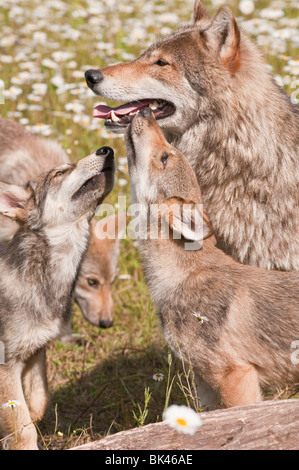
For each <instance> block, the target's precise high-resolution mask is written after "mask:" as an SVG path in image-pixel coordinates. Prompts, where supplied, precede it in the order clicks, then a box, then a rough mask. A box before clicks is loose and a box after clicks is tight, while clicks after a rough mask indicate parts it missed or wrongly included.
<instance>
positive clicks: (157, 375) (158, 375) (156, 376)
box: [153, 372, 164, 382]
mask: <svg viewBox="0 0 299 470" xmlns="http://www.w3.org/2000/svg"><path fill="white" fill-rule="evenodd" d="M153 379H154V380H156V382H161V381H162V380H163V379H164V374H162V372H156V373H155V374H154V375H153Z"/></svg>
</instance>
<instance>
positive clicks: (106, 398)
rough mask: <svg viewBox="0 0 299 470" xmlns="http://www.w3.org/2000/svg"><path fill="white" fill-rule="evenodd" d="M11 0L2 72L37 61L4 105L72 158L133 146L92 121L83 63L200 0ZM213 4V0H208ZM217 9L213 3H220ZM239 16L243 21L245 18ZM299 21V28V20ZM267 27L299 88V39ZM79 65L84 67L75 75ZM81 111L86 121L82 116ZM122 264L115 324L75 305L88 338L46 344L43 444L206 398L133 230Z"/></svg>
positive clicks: (127, 45)
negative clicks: (62, 55) (60, 85)
mask: <svg viewBox="0 0 299 470" xmlns="http://www.w3.org/2000/svg"><path fill="white" fill-rule="evenodd" d="M8 3H9V2H7V1H6V2H5V1H4V4H3V5H4V6H0V23H1V24H2V25H3V27H2V33H0V41H1V40H2V42H0V56H1V57H2V58H0V78H1V79H3V80H4V83H5V88H6V89H9V88H10V87H11V86H12V85H13V79H17V77H18V76H19V75H20V73H22V72H24V70H28V71H29V74H30V76H31V78H29V79H28V83H26V82H24V80H23V79H22V80H21V84H20V85H15V86H19V87H21V89H22V91H23V92H22V94H20V95H19V96H18V98H17V99H16V100H15V101H13V100H9V99H6V102H5V104H4V105H1V114H2V115H3V116H8V117H11V118H12V119H17V120H19V119H27V120H28V124H29V125H31V126H33V125H36V124H37V123H42V124H44V125H50V126H51V130H52V133H51V135H50V138H55V139H58V140H59V141H60V143H61V144H62V145H63V147H64V148H65V149H66V150H67V151H68V153H69V155H70V158H71V159H72V160H74V161H77V160H79V159H80V158H82V157H84V156H86V155H88V154H90V153H91V152H93V151H94V150H95V149H97V148H98V147H100V146H102V145H109V146H111V147H113V148H114V149H115V153H116V156H117V158H119V157H121V156H125V148H124V143H123V139H122V138H115V136H113V135H111V134H109V133H107V132H106V131H105V130H104V128H103V125H102V123H101V122H98V123H96V125H95V126H94V125H93V123H92V122H88V119H89V118H90V116H91V115H92V110H93V107H94V105H95V103H96V102H97V101H101V98H99V97H95V96H94V95H91V94H89V93H88V90H87V88H86V87H85V84H84V75H83V70H86V68H88V66H98V67H102V66H105V65H107V64H111V63H115V62H122V61H126V60H129V59H130V57H137V56H138V55H139V54H140V53H141V52H142V50H144V49H145V48H146V47H147V44H149V43H150V42H152V41H153V40H154V39H155V38H159V37H160V36H161V31H162V32H163V28H165V27H168V28H169V29H175V28H176V26H177V23H176V22H175V21H174V23H171V22H169V21H167V19H166V20H165V19H161V18H160V15H161V14H166V13H168V12H171V13H177V16H178V22H179V23H181V22H186V21H188V20H189V18H190V15H191V12H192V2H191V1H187V0H183V1H178V0H175V1H172V2H170V1H165V2H160V1H158V0H152V1H149V2H148V1H146V0H133V1H129V0H123V1H122V2H121V3H119V4H117V7H112V6H111V7H109V2H108V3H106V2H104V1H102V2H101V0H99V1H98V2H97V5H98V6H99V7H101V8H102V12H100V13H98V14H95V13H92V12H89V13H88V16H87V17H82V16H80V15H78V14H77V12H78V9H79V8H80V9H81V10H80V11H83V14H84V12H85V11H86V9H87V7H88V4H87V2H86V1H85V0H77V1H75V0H70V1H64V2H63V4H64V5H65V9H56V8H52V7H51V2H50V1H49V0H47V1H44V2H38V1H34V0H23V1H20V2H19V7H21V8H22V9H23V12H21V13H19V14H18V13H16V12H11V10H10V8H8ZM284 3H285V8H284V11H285V17H286V18H289V19H290V20H291V19H294V21H295V20H296V18H297V15H298V12H297V10H296V9H295V8H294V7H290V2H288V1H285V2H284ZM205 4H206V5H207V6H209V5H210V6H211V4H210V2H209V1H206V2H205ZM228 4H229V5H230V6H231V7H232V10H233V12H234V14H235V15H236V16H240V12H239V11H238V4H239V2H237V1H231V2H228ZM273 4H274V2H271V1H257V2H255V5H256V9H255V12H254V13H253V14H252V15H250V16H249V17H248V18H247V20H250V19H252V18H256V17H259V14H260V10H261V9H262V8H267V7H270V6H272V5H273ZM38 6H40V8H42V7H43V8H48V10H47V11H44V17H43V14H42V10H40V15H39V17H37V18H34V17H33V14H34V13H36V11H37V7H38ZM151 6H152V7H153V8H152V9H150V7H151ZM145 7H146V8H147V10H144V8H145ZM209 11H210V12H211V13H213V12H214V11H215V8H214V10H213V8H210V9H209ZM10 13H11V14H10ZM159 18H160V19H159ZM132 19H134V21H133V22H132ZM38 21H39V22H40V24H39V26H36V25H37V24H38ZM170 21H171V20H170ZM240 24H241V26H242V21H240ZM269 24H271V25H272V26H273V28H274V29H277V30H279V29H283V28H287V27H291V26H286V25H283V24H282V23H281V22H280V20H276V21H270V20H269ZM28 25H33V26H31V27H29V26H28ZM55 27H56V30H55ZM294 27H295V29H296V27H297V28H298V24H297V26H296V25H295V26H294ZM35 28H36V31H37V32H39V31H42V32H45V33H46V34H47V40H46V42H45V43H43V42H42V41H41V40H39V41H36V42H34V36H33V34H34V29H35ZM70 28H72V29H73V30H76V31H79V32H80V37H79V38H78V39H77V40H74V39H71V31H70ZM143 31H145V36H144V37H143V36H142V32H143ZM140 35H141V36H140ZM11 36H15V40H14V41H13V43H12V44H9V43H5V41H4V39H6V41H7V38H9V37H11ZM263 36H265V41H264V45H261V47H262V48H263V50H264V53H265V57H266V60H267V62H268V64H269V65H271V66H272V67H273V73H274V74H275V75H280V76H281V77H289V78H285V90H286V91H287V92H289V93H291V92H294V90H296V88H297V89H298V88H299V85H297V87H296V85H294V82H295V80H296V76H292V74H291V73H289V72H286V71H285V70H284V67H285V66H286V65H287V63H288V61H289V59H290V58H293V59H296V58H298V53H299V50H298V47H295V45H294V44H293V42H292V40H287V41H286V42H285V43H284V48H283V50H280V51H276V50H275V49H274V48H273V41H272V39H271V40H269V38H271V33H261V34H258V37H257V39H258V40H259V41H261V39H262V38H263ZM51 43H53V44H51ZM99 47H100V48H99ZM55 51H62V52H70V53H72V54H73V57H72V58H71V59H68V60H64V61H62V62H60V63H59V69H58V70H54V69H51V68H48V67H47V66H45V65H43V64H42V62H43V60H44V59H52V60H53V58H52V53H53V52H55ZM18 55H19V58H18V60H17V59H16V57H17V56H18ZM3 56H5V60H6V61H10V59H9V57H11V58H12V60H11V62H10V63H5V60H4V61H3ZM72 61H75V62H76V64H75V65H74V64H72ZM35 69H36V70H35ZM74 71H77V72H78V73H77V76H76V77H74V75H73V73H74ZM79 71H81V75H80V73H79ZM38 74H42V76H40V77H39V76H38ZM56 75H61V77H62V78H63V80H64V81H65V83H71V84H76V88H75V89H81V94H80V95H75V94H72V90H66V91H65V92H64V93H62V94H58V93H57V91H58V90H57V87H56V86H54V85H53V84H52V83H51V79H52V78H53V77H55V76H56ZM38 82H41V83H47V84H48V86H49V87H48V92H47V94H46V95H45V96H43V97H42V99H41V101H39V102H35V101H32V100H28V94H31V93H32V85H33V84H34V83H38ZM294 87H295V88H294ZM74 101H78V102H79V103H80V104H82V105H83V106H84V110H83V111H82V112H80V113H78V114H75V113H70V112H68V111H66V109H65V106H66V105H67V104H68V103H70V102H74ZM28 104H33V105H38V106H40V109H37V110H34V109H32V108H31V109H30V108H28V107H27V106H28ZM20 105H21V106H20ZM82 117H85V119H86V122H81V123H80V122H75V121H76V120H77V118H78V119H81V118H82ZM117 176H118V177H120V178H125V179H127V180H128V175H127V173H122V172H120V171H119V172H118V175H117ZM119 194H124V195H126V196H127V199H128V201H129V196H130V191H129V184H128V185H127V186H125V187H120V186H119V185H118V179H117V181H116V186H115V189H114V191H113V192H112V194H111V195H110V196H109V198H108V199H107V201H106V202H108V203H112V204H115V203H116V202H117V198H118V195H119ZM119 267H120V273H127V274H130V276H131V278H130V279H129V280H117V281H116V284H115V288H114V300H115V306H116V311H115V326H114V327H113V328H111V329H109V330H101V329H98V328H95V327H93V326H91V325H89V324H88V323H87V322H86V321H85V320H84V318H83V316H82V314H81V313H80V311H79V310H78V308H77V307H76V306H74V317H73V329H74V331H75V332H78V333H80V334H81V335H82V341H81V344H77V345H73V346H68V345H64V344H62V343H60V342H59V341H57V342H55V343H54V344H52V345H51V346H50V347H49V348H48V353H47V360H48V377H49V387H50V391H51V405H50V408H49V410H48V412H47V414H46V416H45V418H44V419H43V421H42V422H41V423H40V424H39V430H40V444H41V446H42V447H44V448H45V449H66V448H70V447H73V446H74V445H78V444H83V443H85V442H88V441H91V440H95V439H99V438H101V437H104V436H106V435H108V434H111V433H115V432H118V431H123V430H126V429H129V428H132V427H135V426H137V425H143V424H147V423H150V422H156V421H159V420H161V418H162V413H163V410H164V408H165V406H166V405H167V403H184V404H188V405H189V406H192V407H195V408H198V406H199V404H198V402H197V401H196V397H195V394H194V384H193V377H192V371H189V370H188V368H187V366H186V365H185V367H186V369H184V368H182V366H181V364H180V362H179V361H178V360H175V359H174V358H172V360H171V361H170V356H169V354H170V353H169V350H168V346H167V344H166V343H165V341H164V339H163V337H162V334H161V332H160V327H159V324H158V320H157V316H156V312H155V309H154V306H153V304H152V303H151V301H150V298H149V295H148V291H147V287H146V285H145V282H144V278H143V273H142V268H141V264H140V260H139V257H138V253H137V250H136V248H135V246H134V244H133V241H131V240H125V241H123V242H122V249H121V256H120V260H119ZM157 371H160V372H163V373H164V375H165V379H164V380H163V381H162V382H155V381H154V380H153V374H154V373H155V372H157ZM279 393H280V395H279V396H288V395H290V394H292V393H294V390H291V391H289V390H286V391H281V392H279ZM149 395H150V398H149ZM61 433H62V434H61Z"/></svg>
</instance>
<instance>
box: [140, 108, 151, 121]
mask: <svg viewBox="0 0 299 470" xmlns="http://www.w3.org/2000/svg"><path fill="white" fill-rule="evenodd" d="M139 112H140V114H141V116H142V117H144V118H146V119H149V118H150V117H151V116H153V115H154V114H153V112H152V111H151V109H150V108H149V107H148V106H147V107H146V108H143V109H142V110H141V111H139Z"/></svg>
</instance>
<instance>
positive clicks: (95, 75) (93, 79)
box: [85, 69, 104, 88]
mask: <svg viewBox="0 0 299 470" xmlns="http://www.w3.org/2000/svg"><path fill="white" fill-rule="evenodd" d="M103 78H104V77H103V75H102V73H101V72H100V71H99V70H94V69H90V70H87V72H85V79H86V83H87V85H88V86H89V88H92V87H93V86H94V85H96V84H97V83H99V82H101V81H102V80H103Z"/></svg>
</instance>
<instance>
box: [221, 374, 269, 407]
mask: <svg viewBox="0 0 299 470" xmlns="http://www.w3.org/2000/svg"><path fill="white" fill-rule="evenodd" d="M220 392H221V395H222V398H223V401H224V404H225V406H227V407H230V406H237V405H247V404H249V403H256V402H258V401H261V399H262V398H261V390H260V387H259V380H258V374H257V371H256V369H255V368H254V367H253V366H235V367H234V368H233V369H231V370H230V372H228V373H227V374H226V375H225V376H223V377H222V379H221V380H220Z"/></svg>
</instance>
